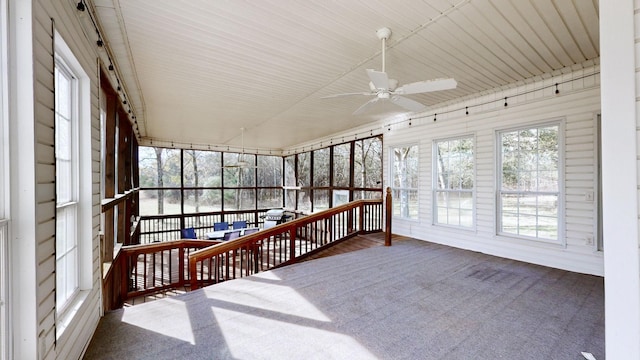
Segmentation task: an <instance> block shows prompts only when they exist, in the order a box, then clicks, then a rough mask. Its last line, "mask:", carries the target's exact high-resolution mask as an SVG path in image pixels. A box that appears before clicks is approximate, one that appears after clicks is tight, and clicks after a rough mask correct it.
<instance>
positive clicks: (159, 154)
mask: <svg viewBox="0 0 640 360" xmlns="http://www.w3.org/2000/svg"><path fill="white" fill-rule="evenodd" d="M154 149H155V151H156V164H157V166H156V169H157V170H158V182H157V184H158V187H159V188H162V187H164V166H163V163H162V152H163V150H164V149H162V148H158V147H157V148H154ZM158 214H164V191H163V190H158Z"/></svg>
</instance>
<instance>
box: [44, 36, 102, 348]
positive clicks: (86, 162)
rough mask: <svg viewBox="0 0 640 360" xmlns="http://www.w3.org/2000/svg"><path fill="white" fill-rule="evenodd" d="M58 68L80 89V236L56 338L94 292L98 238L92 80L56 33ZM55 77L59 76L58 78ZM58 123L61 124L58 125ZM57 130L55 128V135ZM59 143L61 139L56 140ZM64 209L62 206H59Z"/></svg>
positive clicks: (77, 140)
mask: <svg viewBox="0 0 640 360" xmlns="http://www.w3.org/2000/svg"><path fill="white" fill-rule="evenodd" d="M54 61H55V62H54V64H55V67H56V68H57V67H58V66H60V65H61V64H64V66H65V67H66V70H68V71H70V73H71V74H72V75H73V76H74V77H75V79H76V80H75V82H76V87H75V93H74V95H73V96H74V98H75V101H76V104H75V106H73V109H74V110H73V111H75V114H74V116H75V124H74V125H75V130H74V132H73V135H74V136H75V139H70V140H71V141H72V142H73V143H74V145H73V146H74V150H73V152H75V154H74V155H75V156H76V158H75V161H76V162H77V169H76V170H75V171H76V172H75V175H76V176H75V185H74V190H75V191H76V196H77V197H76V199H75V202H76V204H75V205H73V206H75V207H76V217H75V222H74V226H72V227H71V228H70V231H73V232H75V234H76V245H77V257H76V262H75V271H74V273H73V276H74V277H75V279H76V280H77V287H74V291H72V292H71V295H70V296H68V297H66V299H63V300H62V303H60V302H61V301H60V300H61V299H59V298H58V297H57V295H56V299H55V311H56V338H60V336H61V335H62V334H63V333H64V331H65V329H66V328H67V326H68V325H69V324H70V323H71V321H72V320H73V319H74V317H75V315H76V313H77V312H78V311H79V309H81V306H82V304H83V303H84V302H85V300H86V299H87V297H88V294H89V293H90V291H91V290H92V288H93V274H94V273H93V271H92V269H93V268H92V265H93V241H94V240H95V236H94V233H93V224H92V223H93V203H92V199H93V175H94V174H93V167H92V154H93V151H92V136H91V131H92V120H93V119H92V117H91V80H90V79H89V76H88V75H87V73H86V72H85V70H84V69H83V67H82V66H81V65H80V63H79V61H78V59H77V58H76V57H75V55H74V54H73V52H72V51H71V49H70V48H69V46H68V45H67V43H66V42H65V41H64V39H63V38H62V36H61V35H60V34H59V33H58V32H57V31H55V30H54ZM54 76H55V74H54ZM57 91H58V89H57V85H56V84H55V81H54V97H55V96H56V95H55V94H56V93H57ZM57 114H58V111H57V109H54V117H57ZM56 122H57V121H56ZM56 132H57V127H56V128H54V134H55V133H56ZM56 141H57V139H56ZM54 156H55V157H56V164H57V160H58V159H57V157H58V155H57V150H56V147H55V146H54ZM58 182H59V178H58V176H57V173H56V187H55V191H56V236H55V242H56V255H55V257H56V293H58V290H59V287H60V284H59V280H58V277H57V274H58V273H59V271H60V269H59V268H58V260H59V259H58V246H59V240H60V239H61V237H60V234H59V231H58V210H59V209H63V208H64V209H68V208H69V206H71V205H72V204H70V202H66V203H64V204H60V203H59V202H58V194H57V192H58ZM59 205H61V206H59Z"/></svg>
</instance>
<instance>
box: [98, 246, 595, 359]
mask: <svg viewBox="0 0 640 360" xmlns="http://www.w3.org/2000/svg"><path fill="white" fill-rule="evenodd" d="M344 245H345V246H346V245H348V243H345V244H344ZM582 351H585V352H590V353H592V354H593V355H594V356H595V357H596V358H597V359H603V358H604V290H603V279H602V278H601V277H596V276H589V275H583V274H577V273H572V272H567V271H562V270H557V269H551V268H546V267H542V266H537V265H531V264H527V263H522V262H518V261H514V260H508V259H503V258H498V257H493V256H488V255H484V254H480V253H475V252H470V251H465V250H460V249H455V248H450V247H446V246H441V245H437V244H432V243H428V242H424V241H418V240H413V239H407V240H403V241H396V242H394V245H393V246H391V247H384V246H374V247H370V248H366V249H362V250H359V251H353V252H349V253H345V254H342V255H336V256H331V257H326V258H321V259H315V260H313V261H307V262H304V263H299V264H295V265H292V266H288V267H283V268H279V269H275V270H271V271H268V272H264V273H259V274H257V275H254V276H251V277H248V278H243V279H238V280H233V281H226V282H223V283H220V284H217V285H213V286H209V287H206V288H204V289H199V290H196V291H193V292H189V293H186V294H182V295H178V296H174V297H170V298H166V299H161V300H158V301H153V302H149V303H145V304H141V305H139V306H133V307H128V308H124V309H120V310H117V311H114V312H112V313H109V314H107V315H106V316H105V317H104V318H103V319H102V320H101V321H100V324H99V326H98V329H97V331H96V333H95V335H94V337H93V340H92V342H91V344H90V346H89V348H88V350H87V353H86V358H87V359H111V358H118V359H119V358H126V359H154V360H158V359H175V358H215V359H238V358H243V359H249V358H250V359H272V358H279V359H300V358H305V359H309V358H317V359H331V358H333V359H337V358H339V359H342V358H345V359H347V358H348V359H356V358H357V359H374V358H382V359H499V358H502V359H536V360H538V359H584V357H583V356H582V355H581V354H580V353H581V352H582Z"/></svg>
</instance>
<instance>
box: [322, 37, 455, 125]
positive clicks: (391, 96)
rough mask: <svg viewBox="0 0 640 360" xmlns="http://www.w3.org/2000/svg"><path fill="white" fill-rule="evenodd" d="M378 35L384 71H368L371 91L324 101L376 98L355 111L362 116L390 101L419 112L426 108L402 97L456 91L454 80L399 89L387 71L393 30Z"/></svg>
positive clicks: (330, 96)
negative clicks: (387, 50) (344, 98)
mask: <svg viewBox="0 0 640 360" xmlns="http://www.w3.org/2000/svg"><path fill="white" fill-rule="evenodd" d="M376 35H377V36H378V39H380V40H381V41H382V71H376V70H374V69H367V70H366V71H367V76H368V77H369V80H370V81H369V90H370V91H369V92H354V93H344V94H335V95H329V96H325V97H323V99H327V98H334V97H342V96H351V95H365V96H375V97H374V98H373V99H371V100H369V101H368V102H366V103H364V104H363V105H362V106H360V107H359V108H358V109H357V110H356V111H354V112H353V115H360V114H363V113H365V112H366V111H367V110H368V109H369V108H370V107H371V106H372V105H373V104H375V103H376V102H378V101H379V100H389V101H391V103H393V104H395V105H398V106H400V107H402V108H404V109H405V110H408V111H412V112H417V111H423V110H425V109H426V106H424V105H423V104H421V103H419V102H417V101H415V100H412V99H409V98H406V97H404V96H400V95H410V94H422V93H428V92H433V91H441V90H450V89H455V88H456V86H457V85H458V83H457V82H456V81H455V80H454V79H451V78H445V79H433V80H425V81H418V82H414V83H409V84H405V85H402V86H400V87H398V80H396V79H390V78H389V77H388V76H387V73H386V71H385V70H386V69H385V67H386V48H387V45H386V41H387V40H388V39H389V37H390V36H391V29H389V28H387V27H384V28H381V29H378V31H376Z"/></svg>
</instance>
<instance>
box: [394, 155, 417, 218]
mask: <svg viewBox="0 0 640 360" xmlns="http://www.w3.org/2000/svg"><path fill="white" fill-rule="evenodd" d="M414 148H415V146H411V147H405V148H394V149H393V153H394V157H395V161H394V166H395V174H394V175H395V179H394V185H395V186H396V187H397V188H398V189H399V198H400V216H401V217H409V189H408V188H409V187H410V185H411V184H410V180H411V178H410V177H411V176H413V175H414V174H413V172H414V171H413V170H417V169H412V166H411V164H409V161H410V160H412V158H413V156H414V152H415V150H414ZM409 171H411V173H409Z"/></svg>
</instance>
